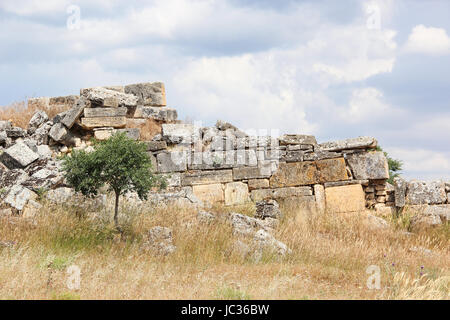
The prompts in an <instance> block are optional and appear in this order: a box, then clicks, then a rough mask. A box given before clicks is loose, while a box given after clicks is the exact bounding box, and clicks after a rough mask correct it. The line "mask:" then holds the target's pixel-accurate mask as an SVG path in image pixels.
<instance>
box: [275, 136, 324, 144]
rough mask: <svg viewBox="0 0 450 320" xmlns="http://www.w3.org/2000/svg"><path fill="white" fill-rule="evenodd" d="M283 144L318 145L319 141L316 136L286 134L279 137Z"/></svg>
mask: <svg viewBox="0 0 450 320" xmlns="http://www.w3.org/2000/svg"><path fill="white" fill-rule="evenodd" d="M279 140H280V144H281V145H289V144H303V145H316V144H317V141H316V138H315V137H314V136H310V135H304V134H285V135H283V136H281V137H280V138H279Z"/></svg>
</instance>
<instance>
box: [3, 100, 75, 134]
mask: <svg viewBox="0 0 450 320" xmlns="http://www.w3.org/2000/svg"><path fill="white" fill-rule="evenodd" d="M66 109H67V107H65V106H64V105H60V106H58V105H52V106H51V107H48V108H42V105H28V104H27V103H26V102H24V101H20V102H14V103H12V104H10V105H9V106H5V107H1V106H0V120H11V121H12V123H13V125H14V126H17V127H21V128H23V129H27V127H28V122H30V119H31V117H32V116H33V115H34V114H35V112H36V111H39V110H43V111H45V112H46V113H47V115H48V116H49V118H50V119H52V118H53V117H54V116H56V115H57V114H58V113H60V112H63V111H65V110H66Z"/></svg>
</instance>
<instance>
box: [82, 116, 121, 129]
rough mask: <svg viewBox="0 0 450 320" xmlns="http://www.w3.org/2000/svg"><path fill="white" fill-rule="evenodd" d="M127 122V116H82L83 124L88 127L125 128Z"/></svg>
mask: <svg viewBox="0 0 450 320" xmlns="http://www.w3.org/2000/svg"><path fill="white" fill-rule="evenodd" d="M126 124H127V118H126V117H124V116H122V117H95V118H81V125H82V126H83V127H84V128H86V129H93V128H101V127H113V128H123V127H125V126H126Z"/></svg>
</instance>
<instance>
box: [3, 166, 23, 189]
mask: <svg viewBox="0 0 450 320" xmlns="http://www.w3.org/2000/svg"><path fill="white" fill-rule="evenodd" d="M28 178H29V176H28V174H27V173H26V172H25V171H24V170H22V169H12V170H6V171H4V170H2V169H1V168H0V189H4V190H7V189H9V188H11V187H12V186H14V185H20V184H21V183H23V182H24V181H26V180H27V179H28Z"/></svg>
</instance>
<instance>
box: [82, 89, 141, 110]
mask: <svg viewBox="0 0 450 320" xmlns="http://www.w3.org/2000/svg"><path fill="white" fill-rule="evenodd" d="M82 95H83V97H85V98H87V99H88V100H90V101H92V102H93V103H94V104H97V105H101V106H103V103H104V100H105V98H106V99H110V98H115V99H117V100H118V105H119V106H123V107H135V106H136V105H137V102H138V97H136V96H134V95H132V94H126V93H121V92H118V91H114V90H108V89H105V88H100V87H98V88H91V89H85V90H83V92H82Z"/></svg>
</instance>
